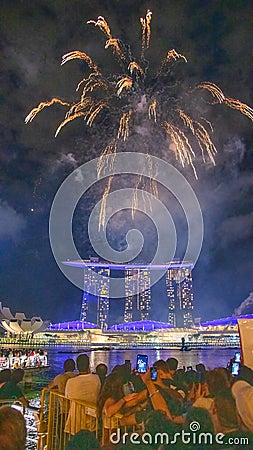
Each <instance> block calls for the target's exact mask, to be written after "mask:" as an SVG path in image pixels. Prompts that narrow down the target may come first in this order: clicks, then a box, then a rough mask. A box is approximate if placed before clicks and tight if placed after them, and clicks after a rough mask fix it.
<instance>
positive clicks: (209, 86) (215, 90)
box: [197, 82, 225, 103]
mask: <svg viewBox="0 0 253 450" xmlns="http://www.w3.org/2000/svg"><path fill="white" fill-rule="evenodd" d="M197 87H199V88H201V89H206V90H208V91H209V92H211V94H212V96H213V97H214V98H216V99H217V100H218V102H219V103H222V102H224V100H225V95H224V94H223V92H222V90H221V88H219V86H217V85H216V84H214V83H210V82H203V83H200V84H199V85H198V86H197Z"/></svg>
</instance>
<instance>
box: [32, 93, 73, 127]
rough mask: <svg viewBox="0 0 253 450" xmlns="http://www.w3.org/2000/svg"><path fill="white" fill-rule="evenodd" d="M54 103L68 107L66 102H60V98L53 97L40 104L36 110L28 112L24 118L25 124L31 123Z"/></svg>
mask: <svg viewBox="0 0 253 450" xmlns="http://www.w3.org/2000/svg"><path fill="white" fill-rule="evenodd" d="M54 103H60V105H62V106H70V104H69V103H68V102H65V101H64V100H61V99H60V98H57V97H54V98H52V99H51V100H49V101H48V102H41V103H40V104H39V105H38V106H37V107H36V108H33V109H32V111H30V112H29V114H28V116H26V118H25V123H28V122H31V121H32V120H33V119H34V117H35V116H37V114H38V113H39V112H40V111H42V109H44V108H45V107H47V106H51V105H53V104H54Z"/></svg>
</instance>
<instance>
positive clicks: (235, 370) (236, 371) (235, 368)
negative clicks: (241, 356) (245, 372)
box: [231, 362, 240, 377]
mask: <svg viewBox="0 0 253 450" xmlns="http://www.w3.org/2000/svg"><path fill="white" fill-rule="evenodd" d="M239 369H240V363H239V362H233V363H232V368H231V374H232V375H233V376H234V377H236V376H237V375H239Z"/></svg>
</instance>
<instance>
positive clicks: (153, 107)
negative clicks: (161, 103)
mask: <svg viewBox="0 0 253 450" xmlns="http://www.w3.org/2000/svg"><path fill="white" fill-rule="evenodd" d="M156 104H157V103H156V99H154V100H153V101H152V103H151V104H150V105H149V107H148V117H149V119H152V118H153V119H154V121H155V122H156V119H157V115H156Z"/></svg>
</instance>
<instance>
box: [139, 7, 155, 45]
mask: <svg viewBox="0 0 253 450" xmlns="http://www.w3.org/2000/svg"><path fill="white" fill-rule="evenodd" d="M151 19H152V12H151V11H150V9H148V10H147V13H146V16H145V19H143V18H142V17H140V22H141V27H142V50H144V49H146V48H148V47H149V44H150V37H151V27H150V24H151Z"/></svg>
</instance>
